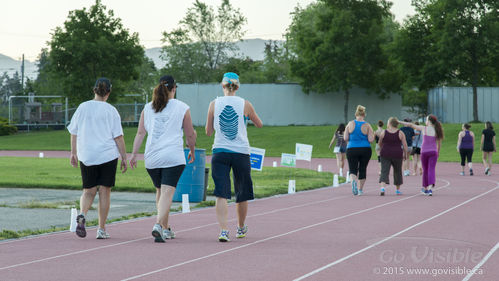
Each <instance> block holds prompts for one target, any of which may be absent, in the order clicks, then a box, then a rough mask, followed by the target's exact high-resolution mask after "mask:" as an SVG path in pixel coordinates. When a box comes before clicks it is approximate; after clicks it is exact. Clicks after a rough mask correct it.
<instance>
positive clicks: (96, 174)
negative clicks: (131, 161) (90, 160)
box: [80, 158, 118, 188]
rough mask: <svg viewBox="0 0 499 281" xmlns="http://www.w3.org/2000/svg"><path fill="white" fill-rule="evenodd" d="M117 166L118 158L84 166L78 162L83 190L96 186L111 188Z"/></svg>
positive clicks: (114, 180)
mask: <svg viewBox="0 0 499 281" xmlns="http://www.w3.org/2000/svg"><path fill="white" fill-rule="evenodd" d="M117 166H118V158H116V159H114V160H111V161H109V162H106V163H103V164H100V165H93V166H85V164H83V162H81V161H80V171H81V179H82V181H83V188H92V187H96V186H98V185H101V186H106V187H113V186H114V184H115V182H116V167H117Z"/></svg>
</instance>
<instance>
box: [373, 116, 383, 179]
mask: <svg viewBox="0 0 499 281" xmlns="http://www.w3.org/2000/svg"><path fill="white" fill-rule="evenodd" d="M384 125H385V123H383V121H381V120H379V121H378V128H377V129H376V131H374V139H375V140H376V148H375V150H374V151H375V152H376V157H377V158H378V164H379V174H380V175H381V156H380V152H381V147H380V146H379V137H380V136H381V133H383V131H384V129H383V126H384Z"/></svg>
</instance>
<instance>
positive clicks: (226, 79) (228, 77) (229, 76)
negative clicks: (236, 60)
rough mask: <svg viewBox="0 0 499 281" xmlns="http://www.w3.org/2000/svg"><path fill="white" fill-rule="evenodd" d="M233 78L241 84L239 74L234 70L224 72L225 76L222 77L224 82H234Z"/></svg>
mask: <svg viewBox="0 0 499 281" xmlns="http://www.w3.org/2000/svg"><path fill="white" fill-rule="evenodd" d="M231 80H237V82H236V84H238V85H239V75H237V74H236V73H234V72H227V73H225V74H224V78H223V79H222V83H224V82H226V83H229V84H232V81H231Z"/></svg>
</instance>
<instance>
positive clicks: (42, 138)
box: [0, 123, 499, 163]
mask: <svg viewBox="0 0 499 281" xmlns="http://www.w3.org/2000/svg"><path fill="white" fill-rule="evenodd" d="M498 125H499V124H494V126H495V127H496V128H499V126H498ZM335 129H336V126H285V127H263V128H261V129H259V128H255V127H254V126H249V127H248V138H249V140H250V144H251V146H253V147H259V148H264V149H265V150H266V153H265V156H267V157H280V156H281V153H294V151H295V144H296V143H305V144H311V145H313V146H314V148H313V153H312V157H314V158H334V157H335V156H334V154H333V153H332V151H331V150H329V149H328V146H329V142H330V141H331V137H332V135H333V132H334V130H335ZM460 130H461V124H444V132H445V139H444V141H443V145H442V150H441V154H440V158H439V161H443V162H456V161H459V159H460V158H459V154H458V153H457V151H456V143H457V134H458V133H459V131H460ZM482 130H483V124H482V123H477V124H472V131H474V132H475V135H476V143H475V147H476V148H479V144H480V137H481V132H482ZM196 131H197V134H198V138H197V145H196V147H197V148H204V149H206V152H207V154H208V155H209V154H211V146H212V144H213V137H207V136H206V134H205V133H204V128H203V127H196ZM136 132H137V128H133V127H132V128H130V127H126V128H124V135H125V143H126V145H127V151H128V152H131V150H132V145H133V139H134V137H135V133H136ZM69 138H70V137H69V133H68V132H67V131H65V130H62V131H47V132H33V133H18V134H16V135H12V136H2V137H0V150H40V151H43V150H66V151H67V150H70V143H69ZM144 145H145V141H144V143H143V144H142V148H141V150H140V152H144ZM373 148H374V144H373ZM372 158H373V159H375V153H373V157H372ZM473 158H474V162H480V161H481V152H480V151H479V150H478V149H476V150H475V155H474V157H473ZM494 162H495V163H499V159H497V158H495V159H494Z"/></svg>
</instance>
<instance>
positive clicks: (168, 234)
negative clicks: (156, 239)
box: [163, 227, 175, 239]
mask: <svg viewBox="0 0 499 281" xmlns="http://www.w3.org/2000/svg"><path fill="white" fill-rule="evenodd" d="M163 237H165V239H174V238H175V232H173V230H172V229H171V228H170V227H169V228H167V229H163Z"/></svg>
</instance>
